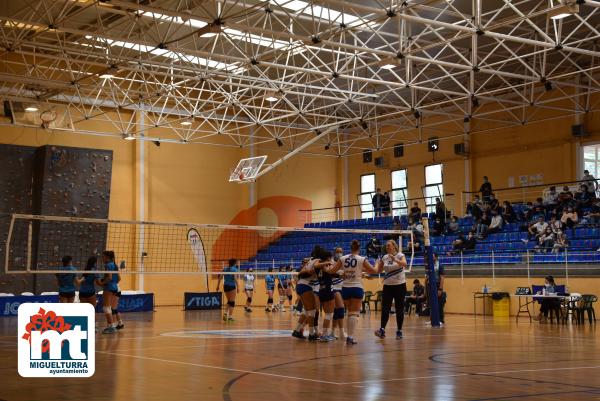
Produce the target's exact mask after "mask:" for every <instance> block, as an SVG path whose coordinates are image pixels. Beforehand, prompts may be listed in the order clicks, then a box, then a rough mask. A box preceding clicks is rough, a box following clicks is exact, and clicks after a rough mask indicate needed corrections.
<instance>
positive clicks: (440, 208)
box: [435, 198, 446, 225]
mask: <svg viewBox="0 0 600 401" xmlns="http://www.w3.org/2000/svg"><path fill="white" fill-rule="evenodd" d="M435 217H436V219H440V221H441V222H442V224H443V225H446V205H445V204H444V202H443V201H442V200H441V199H440V198H435Z"/></svg>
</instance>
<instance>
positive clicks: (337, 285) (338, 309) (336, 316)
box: [332, 247, 346, 338]
mask: <svg viewBox="0 0 600 401" xmlns="http://www.w3.org/2000/svg"><path fill="white" fill-rule="evenodd" d="M342 256H344V250H343V249H342V248H340V247H337V248H335V253H334V256H333V259H334V261H335V262H337V261H338V260H340V258H341V257H342ZM343 277H344V270H342V269H340V270H338V272H337V276H336V277H335V278H334V279H333V285H332V289H333V296H334V302H335V306H334V309H333V332H334V336H335V331H336V329H337V330H338V331H339V333H338V338H344V337H345V335H344V313H345V311H346V309H345V308H344V298H343V297H342V284H343V283H344V278H343Z"/></svg>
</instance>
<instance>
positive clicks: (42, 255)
mask: <svg viewBox="0 0 600 401" xmlns="http://www.w3.org/2000/svg"><path fill="white" fill-rule="evenodd" d="M385 228H386V227H383V226H373V227H367V228H362V229H342V228H296V227H265V226H241V225H215V224H193V223H166V222H150V221H125V220H109V219H92V218H75V217H59V216H40V215H24V214H13V215H12V216H11V219H10V222H9V226H8V230H7V236H6V238H5V248H4V249H3V251H4V252H3V253H4V255H2V256H3V262H4V271H5V273H7V274H19V273H26V274H27V273H32V274H45V273H52V274H54V273H60V272H64V271H62V270H60V269H61V266H62V258H63V257H64V256H70V257H71V258H72V261H73V262H72V263H73V266H75V267H76V268H77V270H81V271H83V270H84V269H85V267H86V265H87V262H88V259H89V258H90V257H92V256H95V257H97V258H98V263H97V267H96V268H95V269H91V270H88V272H90V273H102V272H104V268H103V264H102V260H101V256H102V253H103V251H105V250H110V251H113V252H114V254H115V263H116V264H117V265H119V266H120V267H121V269H120V273H123V274H200V275H211V274H220V273H221V272H222V270H223V267H224V266H226V265H227V264H228V262H229V260H231V259H237V260H238V261H240V264H241V272H240V273H238V274H244V273H245V271H246V270H248V269H249V268H252V269H253V270H254V273H255V274H257V275H261V274H268V273H267V272H268V270H269V269H270V268H273V269H271V270H275V271H277V270H279V269H280V268H285V269H287V270H290V269H295V268H297V267H298V266H300V265H301V263H302V260H303V259H304V258H307V257H309V256H310V254H311V251H312V249H313V248H314V246H315V245H319V246H321V247H322V248H325V249H327V250H329V251H331V252H332V253H333V252H334V250H335V248H338V247H340V248H342V250H343V252H344V253H349V248H350V243H351V242H352V240H358V241H359V242H360V243H361V254H363V255H366V254H367V247H368V244H369V242H371V241H373V240H374V239H375V241H374V242H375V243H377V244H378V245H379V246H380V247H381V248H380V251H379V252H380V253H383V252H384V251H385V242H386V240H389V239H393V240H395V241H396V242H398V243H399V244H402V245H401V246H402V248H403V250H404V252H405V253H406V256H407V261H408V263H409V264H410V265H411V266H412V262H413V255H414V252H413V249H412V248H411V246H412V233H411V232H410V231H404V230H388V229H385ZM372 248H373V247H371V249H372ZM370 255H371V257H372V258H376V257H377V256H376V255H373V253H372V252H371V253H370Z"/></svg>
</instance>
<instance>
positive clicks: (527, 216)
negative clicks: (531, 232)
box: [521, 202, 533, 222]
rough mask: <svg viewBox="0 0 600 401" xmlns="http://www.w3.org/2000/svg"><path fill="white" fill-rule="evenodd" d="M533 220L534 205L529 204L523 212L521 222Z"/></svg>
mask: <svg viewBox="0 0 600 401" xmlns="http://www.w3.org/2000/svg"><path fill="white" fill-rule="evenodd" d="M532 218H533V203H531V202H527V203H526V204H525V206H524V207H523V209H522V210H521V220H522V221H525V222H530V221H531V219H532Z"/></svg>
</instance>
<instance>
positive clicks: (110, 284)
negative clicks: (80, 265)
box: [100, 251, 119, 334]
mask: <svg viewBox="0 0 600 401" xmlns="http://www.w3.org/2000/svg"><path fill="white" fill-rule="evenodd" d="M102 263H103V264H104V270H106V273H105V274H104V277H103V278H102V280H101V281H100V283H101V284H102V303H103V307H102V311H103V312H104V317H105V318H106V325H107V326H106V328H105V329H104V330H102V334H112V333H115V332H116V331H117V322H116V318H117V317H116V314H115V315H114V316H113V311H112V305H113V298H117V297H116V294H117V293H118V292H119V287H118V285H117V283H118V282H119V277H118V274H117V272H118V270H119V269H118V267H117V265H116V264H115V254H114V252H113V251H104V252H102ZM117 301H118V298H117Z"/></svg>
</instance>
